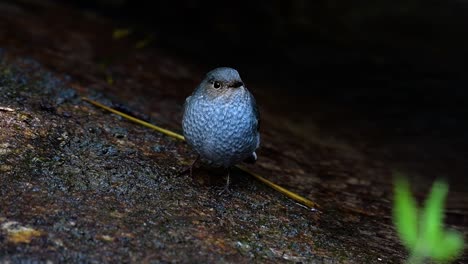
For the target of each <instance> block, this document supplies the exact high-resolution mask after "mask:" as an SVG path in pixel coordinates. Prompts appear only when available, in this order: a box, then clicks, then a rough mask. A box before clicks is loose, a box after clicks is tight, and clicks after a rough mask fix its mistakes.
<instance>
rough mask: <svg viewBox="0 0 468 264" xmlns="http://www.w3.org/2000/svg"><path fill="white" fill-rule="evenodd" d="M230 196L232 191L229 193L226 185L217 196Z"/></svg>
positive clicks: (229, 190)
mask: <svg viewBox="0 0 468 264" xmlns="http://www.w3.org/2000/svg"><path fill="white" fill-rule="evenodd" d="M231 194H232V191H231V189H229V186H228V185H226V186H225V187H224V188H223V189H221V191H220V192H218V195H219V196H221V195H225V196H228V195H231Z"/></svg>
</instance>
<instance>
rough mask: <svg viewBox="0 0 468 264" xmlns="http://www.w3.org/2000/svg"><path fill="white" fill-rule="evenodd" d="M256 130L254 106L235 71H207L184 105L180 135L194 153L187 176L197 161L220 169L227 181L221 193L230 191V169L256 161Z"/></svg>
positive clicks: (248, 92) (257, 115) (257, 113)
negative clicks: (181, 134) (225, 174)
mask: <svg viewBox="0 0 468 264" xmlns="http://www.w3.org/2000/svg"><path fill="white" fill-rule="evenodd" d="M259 129H260V117H259V111H258V108H257V103H256V101H255V98H254V96H253V95H252V94H251V93H250V91H249V90H248V89H247V87H246V86H245V84H244V83H243V82H242V79H241V77H240V75H239V73H238V72H237V70H235V69H233V68H229V67H220V68H216V69H214V70H212V71H210V72H208V73H207V74H206V76H205V78H204V79H203V80H202V82H201V83H200V84H199V85H198V86H197V88H196V89H195V90H194V92H193V93H192V95H190V96H189V97H187V99H186V100H185V104H184V113H183V118H182V130H183V135H184V137H185V139H186V141H187V143H188V145H189V146H191V147H192V149H193V150H194V151H195V152H196V153H197V158H196V159H195V160H194V161H193V163H192V164H191V165H190V168H189V170H190V175H191V176H192V169H193V166H194V165H195V163H196V162H197V161H198V160H201V161H202V162H203V163H205V164H207V165H209V166H211V167H218V168H219V167H222V168H224V169H226V170H227V180H226V185H225V188H224V190H223V191H222V192H221V193H223V192H225V191H228V192H229V183H230V169H231V167H233V166H234V165H236V164H238V163H241V162H243V161H245V162H247V163H255V161H256V160H257V154H256V152H255V151H256V150H257V149H258V148H259V146H260V133H259Z"/></svg>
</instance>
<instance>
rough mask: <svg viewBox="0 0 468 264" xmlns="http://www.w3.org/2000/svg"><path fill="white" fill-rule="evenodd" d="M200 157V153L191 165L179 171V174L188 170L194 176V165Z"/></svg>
mask: <svg viewBox="0 0 468 264" xmlns="http://www.w3.org/2000/svg"><path fill="white" fill-rule="evenodd" d="M199 159H200V154H197V158H196V159H195V160H194V161H193V162H192V164H190V167H188V168H186V169H185V170H183V171H181V172H179V176H180V175H183V174H185V173H187V172H189V173H190V177H193V176H192V171H193V167H194V166H195V163H197V161H198V160H199Z"/></svg>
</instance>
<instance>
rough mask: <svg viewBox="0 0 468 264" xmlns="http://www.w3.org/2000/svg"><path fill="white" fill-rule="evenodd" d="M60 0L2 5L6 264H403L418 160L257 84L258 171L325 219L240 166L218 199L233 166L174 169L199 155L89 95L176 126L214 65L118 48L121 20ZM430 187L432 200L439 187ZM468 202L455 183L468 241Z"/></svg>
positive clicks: (452, 210)
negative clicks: (283, 102) (400, 236)
mask: <svg viewBox="0 0 468 264" xmlns="http://www.w3.org/2000/svg"><path fill="white" fill-rule="evenodd" d="M48 4H49V5H48V6H46V7H45V6H43V5H38V6H34V4H33V8H31V7H30V6H27V5H26V6H23V5H15V4H2V5H0V40H1V42H0V43H3V44H1V45H3V47H2V51H1V53H0V57H1V62H0V107H2V108H0V128H1V132H0V175H1V181H0V196H1V199H0V261H12V262H31V261H43V262H47V261H52V262H111V263H116V262H129V261H132V262H138V263H146V262H148V263H158V262H193V261H195V262H202V263H203V262H214V261H218V262H230V263H247V262H252V261H255V262H278V261H285V262H286V261H289V262H305V263H314V262H317V263H321V262H324V263H336V262H345V263H399V262H401V261H402V260H403V259H404V258H405V257H406V253H405V250H404V249H403V248H402V246H401V245H400V244H399V243H398V240H397V238H396V234H395V231H394V229H393V227H392V224H391V211H390V210H391V197H392V192H391V190H392V185H391V182H392V181H391V180H392V178H391V173H392V171H393V170H394V169H395V164H403V165H401V166H399V167H398V169H403V170H405V169H407V170H408V171H411V172H421V173H423V172H425V171H426V170H430V166H431V164H428V165H427V166H428V167H429V168H424V170H419V169H420V168H421V166H420V165H419V164H411V161H406V160H405V161H402V162H401V163H400V161H399V160H386V159H384V158H381V157H385V155H380V156H379V155H373V154H375V153H376V152H379V151H383V150H381V147H380V145H378V144H377V143H375V142H374V141H369V142H368V141H366V138H365V136H362V137H361V138H358V139H359V140H355V139H356V138H352V139H353V140H350V139H349V138H346V137H343V138H339V137H338V138H337V137H333V136H324V134H325V133H324V132H323V131H321V132H320V133H318V132H317V130H318V128H317V127H315V126H313V125H311V124H310V123H309V122H308V120H306V119H301V117H298V116H297V115H296V113H295V112H293V110H294V109H290V112H288V111H286V110H284V109H283V110H281V109H277V108H276V107H275V105H276V102H275V101H274V94H273V95H271V94H270V92H269V90H268V89H266V88H265V86H264V84H262V83H261V82H259V83H253V84H251V85H249V86H250V87H252V86H256V87H258V88H256V89H254V88H251V89H252V90H253V91H254V94H255V95H256V96H257V98H258V99H257V100H258V101H259V104H260V108H261V109H260V110H261V113H262V140H263V141H262V148H261V149H260V151H259V157H260V158H259V160H258V162H257V164H256V165H254V166H252V167H251V168H252V169H253V170H254V171H256V172H258V173H259V174H261V175H263V176H265V177H267V178H269V179H271V180H273V181H275V182H276V183H278V184H280V185H282V186H284V187H287V188H288V189H291V190H293V191H295V192H297V193H300V194H301V195H304V196H306V197H308V198H309V199H311V200H314V201H315V202H317V203H319V204H320V205H321V206H322V210H321V212H314V211H311V210H309V209H306V208H304V207H302V206H300V205H298V204H296V203H294V202H292V201H291V200H289V199H287V198H285V197H283V196H282V195H280V194H278V193H276V192H275V191H273V190H271V189H269V188H267V187H265V186H264V185H262V184H260V183H258V182H256V181H255V180H253V179H252V178H250V177H249V176H248V175H245V174H243V173H241V172H238V171H236V172H235V173H234V174H233V184H232V194H230V195H228V196H220V195H218V192H219V189H220V188H222V187H223V184H224V179H223V172H218V171H212V170H209V169H204V168H199V169H197V170H196V171H195V177H194V179H191V178H190V177H188V176H187V175H182V176H180V175H178V172H179V171H180V170H182V169H184V168H185V167H186V166H187V164H189V163H190V162H191V161H192V160H193V158H194V153H193V152H192V151H191V150H190V148H189V147H188V146H187V145H186V144H185V143H183V142H180V141H177V140H174V139H171V138H169V137H167V136H164V135H161V134H159V133H157V132H154V131H151V130H149V129H147V128H144V127H141V126H139V125H137V124H134V123H131V122H128V121H126V120H123V119H121V118H119V117H117V116H115V115H113V114H109V113H107V112H104V111H102V110H100V109H97V108H95V107H93V106H91V105H90V104H88V103H86V102H84V101H82V100H81V96H88V97H91V98H93V99H96V100H99V101H100V102H102V103H105V104H108V105H110V106H114V107H119V108H125V109H127V110H129V111H134V112H135V113H137V114H139V115H143V116H142V117H143V118H144V119H147V120H150V121H151V122H153V123H155V124H158V125H160V126H163V127H165V128H168V129H171V130H174V131H178V132H180V119H181V109H182V104H183V102H184V99H185V97H186V96H187V95H188V94H190V92H191V91H192V89H193V88H194V87H195V85H196V84H197V82H198V81H199V80H200V78H201V76H202V75H203V74H204V72H205V71H204V67H205V66H201V65H198V64H197V63H195V62H193V61H190V62H187V61H184V60H183V58H181V57H179V56H177V54H171V53H168V52H166V51H164V50H161V49H158V48H157V47H150V48H137V46H138V45H136V43H139V42H140V41H141V38H139V36H136V37H135V36H130V37H128V38H123V39H115V38H113V37H112V33H113V31H114V30H115V28H116V25H115V24H114V22H113V21H111V20H108V19H105V18H103V17H100V16H99V15H96V14H93V13H86V12H82V11H76V10H73V9H70V8H65V7H62V6H60V5H55V4H51V3H48ZM52 14H53V15H52ZM319 107H321V106H320V105H317V106H315V108H319ZM2 109H3V110H2ZM5 109H8V110H5ZM323 113H326V110H324V111H323ZM330 116H334V115H330ZM314 117H315V118H318V117H317V116H314ZM320 118H322V119H323V117H320ZM320 121H321V119H320V120H317V123H319V124H320ZM329 127H332V128H333V127H334V126H329ZM343 131H344V132H343V133H341V134H347V133H345V132H346V131H347V128H346V127H345V128H343ZM330 134H331V135H333V132H330ZM351 134H353V135H354V136H355V133H351ZM335 135H340V133H336V134H335ZM362 142H365V143H366V144H364V145H366V146H368V148H370V149H371V151H363V150H362V148H361V146H362V145H363V144H360V143H362ZM375 149H377V150H375ZM388 151H391V148H390V150H388ZM434 164H436V163H434ZM442 164H446V165H447V164H448V163H442ZM454 173H458V170H456V171H455V172H454ZM418 180H419V182H420V183H421V184H420V185H419V186H418V187H417V190H418V197H419V198H422V195H423V194H424V191H426V190H427V188H428V187H429V186H430V183H431V179H427V178H423V177H421V178H420V179H419V178H418ZM466 204H467V198H466V189H465V188H463V187H462V186H460V185H459V186H454V191H453V192H452V193H451V194H450V196H449V203H448V215H449V218H448V221H449V225H450V226H451V227H453V228H456V229H459V230H461V231H462V232H464V233H465V234H466V233H467V229H466V226H467V225H468V224H467V223H468V222H467V215H468V208H467V207H466ZM466 258H467V257H466V255H465V256H464V257H463V258H462V259H460V260H459V261H460V263H462V262H463V261H466Z"/></svg>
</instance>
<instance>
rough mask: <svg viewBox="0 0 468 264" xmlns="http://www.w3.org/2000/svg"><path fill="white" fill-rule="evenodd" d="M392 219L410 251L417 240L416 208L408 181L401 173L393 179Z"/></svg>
mask: <svg viewBox="0 0 468 264" xmlns="http://www.w3.org/2000/svg"><path fill="white" fill-rule="evenodd" d="M394 191H395V198H394V199H395V200H394V207H393V208H394V209H393V221H394V223H395V226H396V229H397V232H398V235H399V237H400V240H401V241H402V242H403V244H404V245H405V246H406V247H407V248H408V249H409V250H410V251H412V250H413V248H414V247H415V246H416V243H417V240H418V216H417V214H418V209H417V207H416V202H415V201H414V199H413V197H412V196H411V192H410V188H409V183H408V181H407V180H405V179H404V178H403V177H401V175H397V178H396V181H395V190H394Z"/></svg>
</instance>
